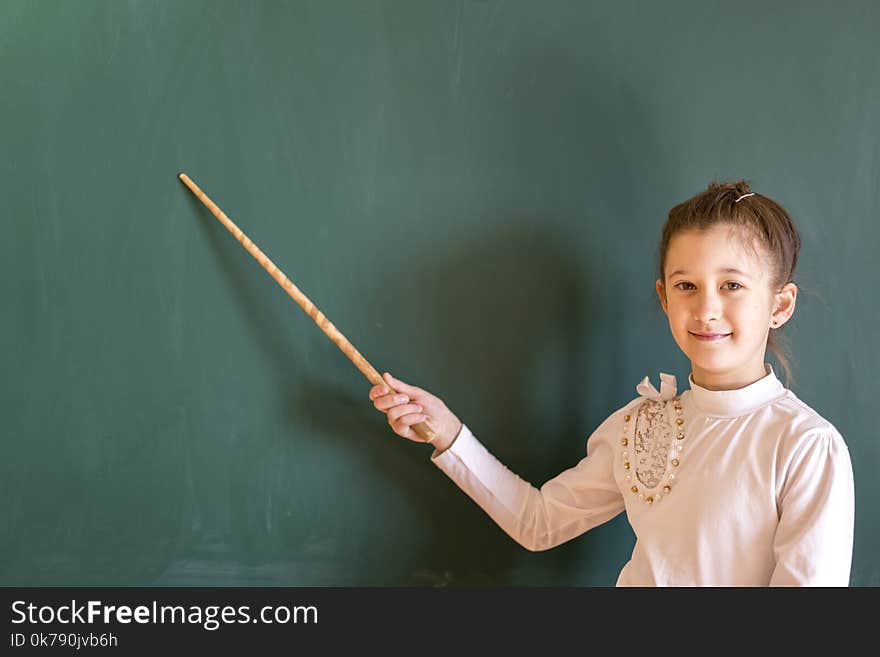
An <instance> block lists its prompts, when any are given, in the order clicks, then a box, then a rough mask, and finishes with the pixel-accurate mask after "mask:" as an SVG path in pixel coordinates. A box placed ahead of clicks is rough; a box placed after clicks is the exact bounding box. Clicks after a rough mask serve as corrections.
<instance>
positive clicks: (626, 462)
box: [623, 461, 629, 470]
mask: <svg viewBox="0 0 880 657" xmlns="http://www.w3.org/2000/svg"><path fill="white" fill-rule="evenodd" d="M623 467H624V468H625V469H627V470H629V461H625V462H624V464H623Z"/></svg>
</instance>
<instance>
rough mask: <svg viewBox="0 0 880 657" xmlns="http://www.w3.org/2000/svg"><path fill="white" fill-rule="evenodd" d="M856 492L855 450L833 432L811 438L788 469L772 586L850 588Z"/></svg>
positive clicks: (802, 444) (781, 499)
mask: <svg viewBox="0 0 880 657" xmlns="http://www.w3.org/2000/svg"><path fill="white" fill-rule="evenodd" d="M854 499H855V495H854V485H853V473H852V463H851V461H850V456H849V451H848V450H847V448H846V444H845V443H844V441H843V438H842V437H841V436H840V434H839V433H837V432H836V431H833V430H826V431H822V432H821V433H818V434H813V435H809V436H805V437H804V438H803V439H802V440H801V441H800V444H799V445H797V447H796V448H795V450H794V451H793V453H792V456H791V458H790V459H789V461H788V463H787V467H786V468H785V479H784V481H783V484H782V488H781V490H780V496H779V525H778V527H777V530H776V536H775V538H774V541H773V551H774V554H775V557H776V567H775V569H774V571H773V576H772V578H771V580H770V585H771V586H848V585H849V574H850V568H851V565H852V548H853V526H854V516H855V502H854Z"/></svg>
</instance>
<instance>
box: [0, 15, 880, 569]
mask: <svg viewBox="0 0 880 657" xmlns="http://www.w3.org/2000/svg"><path fill="white" fill-rule="evenodd" d="M808 5H810V3H806V4H805V3H801V2H794V1H791V2H782V3H773V4H769V5H768V4H767V3H763V2H757V1H754V2H745V3H739V4H738V5H737V6H736V8H735V10H734V9H732V8H730V7H727V6H719V5H717V4H715V3H705V2H696V1H693V2H683V1H675V2H664V3H646V2H635V1H623V2H621V1H615V2H575V1H570V2H563V1H552V2H526V1H520V2H503V1H501V0H484V1H458V2H453V1H451V0H449V1H446V0H434V1H427V0H421V1H417V2H410V1H406V0H397V1H391V0H388V1H380V0H369V1H363V2H362V1H359V0H358V1H355V0H352V1H349V2H344V1H341V0H339V1H331V2H323V1H320V2H319V1H314V2H306V1H290V2H274V1H272V2H270V1H268V0H265V1H255V0H248V1H244V0H242V1H219V0H218V1H212V0H200V1H195V0H189V1H183V0H174V1H172V0H167V1H147V0H143V1H136V0H132V1H130V2H117V1H116V0H78V1H77V2H63V1H61V0H55V1H52V0H4V2H2V3H0V80H2V82H3V90H2V93H0V152H2V157H0V191H2V194H0V198H2V211H0V217H2V240H0V293H2V294H0V298H2V309H3V313H2V322H0V342H2V350H0V354H2V355H0V372H2V379H0V381H2V384H0V415H2V424H0V431H2V458H0V583H2V584H3V585H50V584H58V585H303V586H305V585H342V586H349V585H352V586H360V585H380V586H383V585H408V584H413V585H448V586H457V585H491V586H495V585H517V586H518V585H579V586H580V585H596V586H607V585H613V584H614V582H615V580H616V577H617V574H618V571H619V569H620V568H621V567H622V565H623V564H624V563H625V562H626V561H627V559H628V558H629V555H630V551H631V549H632V546H633V543H634V537H633V535H632V532H631V530H630V528H629V525H628V524H627V523H626V519H625V517H623V516H618V517H617V518H615V519H613V520H612V521H610V522H609V523H607V524H605V525H603V526H601V527H599V528H596V529H595V530H593V531H591V532H589V533H587V534H585V535H583V536H581V537H579V538H577V539H575V540H573V541H571V542H569V543H567V544H565V545H562V546H560V547H558V548H556V549H554V550H550V551H548V552H543V553H529V552H527V551H525V550H524V549H523V548H521V547H519V546H518V545H517V544H515V543H514V542H513V541H511V539H510V538H508V537H507V535H506V534H504V533H503V532H502V531H501V530H500V529H499V528H498V527H497V526H495V525H494V524H493V523H492V522H491V520H489V518H488V517H487V516H486V515H485V514H484V513H483V512H482V511H481V510H480V509H479V508H478V507H477V506H476V505H475V504H474V503H473V502H472V501H471V500H470V499H469V498H467V497H466V496H465V495H464V494H463V493H462V492H461V491H460V490H459V489H458V488H456V487H455V486H454V485H453V484H452V483H451V482H450V481H449V480H448V479H447V478H446V477H445V476H444V475H443V474H442V473H441V472H440V471H439V470H438V469H437V468H436V467H435V466H434V465H432V464H431V463H430V460H429V454H430V449H428V448H426V447H424V446H422V445H416V444H413V443H411V442H408V441H405V440H402V439H400V438H398V437H397V436H395V435H394V434H393V433H392V432H391V430H390V428H389V427H388V426H387V424H386V422H385V418H384V416H382V415H381V414H379V413H378V412H376V411H375V409H373V407H372V406H371V405H370V403H369V400H368V399H367V392H368V390H369V387H370V384H369V383H368V382H367V381H366V380H365V379H364V377H363V376H362V375H361V374H360V373H359V372H358V371H357V370H356V369H355V367H354V366H353V365H352V364H351V362H349V361H348V360H347V359H346V358H345V357H344V356H343V354H342V353H341V352H340V351H339V350H338V349H337V348H336V346H335V345H333V344H332V343H331V342H330V341H329V340H328V339H327V338H326V337H325V336H324V334H323V333H321V331H320V330H319V329H318V328H317V327H316V326H315V324H314V323H313V322H312V321H311V320H310V319H309V318H308V317H307V316H306V314H305V313H304V312H303V311H302V310H301V309H300V308H299V307H298V306H296V305H295V304H294V303H293V302H292V301H291V300H290V298H289V297H288V296H287V295H286V294H285V293H284V291H283V290H281V288H280V287H279V286H278V285H277V284H276V283H275V282H274V281H273V280H272V279H271V278H270V277H269V276H268V275H267V274H266V273H265V272H264V271H263V270H262V269H261V268H260V267H259V266H258V265H257V264H256V263H255V262H254V260H253V259H252V258H251V257H250V256H249V255H248V254H247V253H246V252H245V251H244V249H242V248H241V246H240V245H239V244H238V243H237V242H236V241H235V240H234V239H233V238H232V237H231V236H230V235H229V234H228V233H227V232H226V231H225V230H224V229H223V227H222V226H221V225H220V224H219V223H218V222H217V221H216V220H215V219H214V217H213V216H212V215H211V214H210V213H209V212H208V211H207V210H206V209H205V207H204V206H202V204H201V203H199V201H198V200H197V199H196V198H195V197H194V196H193V195H192V194H191V193H190V192H189V191H188V190H187V189H186V188H185V187H184V186H183V185H182V184H181V183H180V182H179V180H178V179H177V173H178V172H179V171H184V172H186V173H187V174H188V175H190V176H191V177H192V178H193V180H195V181H196V182H197V183H198V184H199V185H200V186H201V187H202V188H203V189H204V190H205V192H206V193H208V194H209V195H210V196H211V198H212V199H213V200H214V201H216V202H217V203H218V204H219V205H220V207H222V208H223V210H224V211H225V212H226V213H227V214H228V215H229V216H230V217H231V218H232V219H233V220H234V221H236V223H237V224H238V225H239V226H240V227H241V228H242V230H244V231H245V232H246V233H247V234H248V236H249V237H250V238H251V239H252V240H254V242H256V243H257V244H258V245H259V246H260V248H262V249H263V251H265V252H266V254H267V255H268V256H269V257H270V258H272V259H273V261H274V262H275V263H276V264H277V265H278V266H279V267H280V268H281V269H282V270H283V271H284V272H285V273H286V274H287V275H288V276H289V277H290V278H291V280H293V281H294V282H295V283H296V284H297V285H298V286H299V287H300V289H301V290H302V291H303V292H304V293H305V294H306V295H308V296H309V298H310V299H311V300H312V301H313V302H314V303H315V304H316V305H317V306H318V307H319V308H320V309H321V310H322V311H323V312H324V313H325V314H326V315H327V317H328V318H329V319H330V320H331V321H332V322H333V323H334V324H335V325H336V326H337V327H338V328H339V329H340V330H341V331H342V332H343V333H344V334H345V336H346V337H347V338H348V339H349V340H350V341H351V342H352V343H353V344H354V345H355V346H356V347H357V348H358V349H359V350H360V351H361V353H363V354H364V356H365V357H366V358H367V359H368V360H369V361H370V362H371V363H372V364H373V365H374V366H375V367H376V368H377V369H379V370H380V371H390V372H392V373H394V374H395V375H397V376H398V377H400V378H402V379H404V380H406V381H409V382H411V383H414V384H416V385H420V386H422V387H425V388H427V389H428V390H431V391H432V392H434V393H435V394H437V395H438V396H440V397H442V398H443V399H444V401H446V403H447V404H448V405H449V406H450V407H451V408H453V409H454V410H455V412H456V413H457V414H458V416H459V417H460V418H462V419H463V420H464V421H465V422H466V423H467V424H468V425H469V426H470V427H471V428H472V429H473V431H474V432H475V433H476V435H477V436H478V437H479V438H480V439H481V440H482V441H483V442H484V444H486V445H487V447H489V449H490V450H492V451H493V452H494V453H495V454H496V455H497V456H498V457H499V458H500V459H501V460H502V461H504V462H505V463H506V464H507V465H508V466H509V467H510V468H511V469H513V470H514V471H516V472H517V473H519V474H520V475H521V476H523V477H524V478H526V479H528V480H530V481H531V482H533V483H535V484H536V485H540V484H541V483H542V482H543V481H544V480H546V479H548V478H550V477H551V476H553V475H555V474H556V473H557V472H559V471H560V470H562V469H563V468H565V467H568V466H570V465H572V464H574V463H576V462H577V460H578V459H579V458H581V456H582V455H583V453H584V448H585V443H586V439H587V437H588V436H589V435H590V433H591V432H592V430H593V429H594V428H595V427H596V426H598V424H599V423H600V422H601V421H602V420H603V419H604V418H605V417H606V416H607V415H608V414H609V413H610V412H612V411H613V410H614V409H616V408H618V407H620V406H622V405H623V404H624V403H626V402H627V401H629V400H630V399H632V398H633V397H634V396H635V394H636V393H635V385H636V384H637V383H638V382H639V381H640V380H641V379H642V377H644V376H645V375H650V376H651V377H652V380H653V381H654V382H655V383H656V382H657V381H658V374H659V372H661V371H664V372H669V373H672V374H675V375H676V376H678V378H679V382H685V384H686V377H687V374H688V371H689V364H688V362H687V361H686V360H685V359H684V356H682V355H681V354H680V353H679V351H678V349H677V347H676V346H675V343H674V342H673V340H672V338H671V336H670V335H669V331H668V328H667V326H666V324H665V321H664V317H663V315H662V313H661V311H660V309H659V306H658V305H657V302H656V298H655V295H654V291H653V281H654V270H655V257H654V251H655V246H656V242H657V238H658V237H659V230H660V227H661V225H662V222H663V220H664V219H665V214H666V211H667V210H668V209H669V208H670V207H671V206H672V205H674V204H675V203H677V202H679V201H681V200H683V199H684V198H687V197H689V196H690V195H692V194H694V193H696V192H698V191H700V190H702V189H704V188H705V186H706V185H707V184H708V182H709V181H710V180H712V179H730V178H746V179H747V180H749V181H750V183H751V184H752V187H753V188H754V189H756V190H757V191H762V192H765V193H767V194H768V195H769V196H772V197H773V198H775V199H777V200H779V201H780V202H781V203H783V204H784V205H785V206H786V207H787V208H788V209H789V210H790V211H791V213H792V214H793V216H794V217H795V218H796V220H797V221H798V223H799V225H800V227H801V230H802V233H803V237H804V248H803V251H802V255H801V264H800V268H799V274H798V279H797V280H798V281H799V282H800V283H801V285H802V290H801V295H800V297H799V300H798V301H799V303H798V312H797V314H796V316H795V319H794V321H792V322H791V323H790V324H789V326H788V327H786V332H787V334H788V336H789V340H790V343H791V346H792V352H793V354H794V361H795V367H794V371H795V374H796V376H797V381H796V383H795V385H794V389H795V392H796V393H797V394H798V395H799V396H800V397H801V398H802V399H804V400H805V401H806V402H807V403H809V404H810V405H812V406H813V407H814V408H816V409H817V410H818V411H819V412H820V413H821V414H823V415H824V416H825V417H826V418H828V419H829V420H830V421H831V422H833V423H834V424H835V425H836V426H837V427H838V428H839V429H840V431H841V433H842V434H843V436H844V437H845V439H846V440H847V443H848V445H849V448H850V451H851V454H852V459H853V466H854V470H855V477H856V495H857V499H856V510H857V518H856V544H855V554H854V562H853V570H852V580H851V581H852V583H853V584H854V585H878V584H880V566H878V563H877V560H876V559H875V558H874V556H875V555H876V554H877V553H878V551H880V521H878V517H880V516H878V513H877V500H878V499H880V488H878V485H880V484H878V479H877V478H876V477H875V476H874V470H875V469H876V465H877V463H878V458H880V447H878V442H877V440H876V431H875V430H874V429H873V420H872V414H871V408H872V404H873V402H874V400H875V399H876V396H877V394H876V393H877V390H876V385H875V381H876V376H875V373H876V371H877V370H878V366H880V363H878V353H877V350H876V348H875V344H876V339H877V326H880V317H878V305H877V302H876V291H875V289H874V285H873V280H874V278H875V277H874V272H875V269H876V249H877V247H878V245H880V224H878V222H877V215H878V209H880V188H878V186H877V184H876V180H877V175H878V173H880V171H878V166H880V150H878V143H880V139H878V137H880V134H878V126H877V122H876V117H877V116H880V73H878V71H880V69H878V67H877V66H876V62H877V60H878V57H880V45H878V41H877V38H876V35H877V33H878V32H880V10H878V7H877V5H876V3H873V2H870V1H865V2H850V3H845V4H842V5H841V4H831V3H826V4H824V5H822V6H815V7H813V6H808ZM771 362H772V361H771Z"/></svg>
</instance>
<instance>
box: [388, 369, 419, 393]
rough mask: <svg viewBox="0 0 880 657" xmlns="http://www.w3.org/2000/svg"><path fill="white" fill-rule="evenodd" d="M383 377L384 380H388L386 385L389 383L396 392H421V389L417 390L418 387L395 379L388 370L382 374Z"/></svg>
mask: <svg viewBox="0 0 880 657" xmlns="http://www.w3.org/2000/svg"><path fill="white" fill-rule="evenodd" d="M383 378H384V379H385V381H387V382H388V385H390V386H391V387H392V388H393V389H394V390H396V391H397V392H405V393H406V394H408V395H413V394H415V393H417V392H421V390H419V388H416V387H415V386H411V385H409V384H408V383H404V382H403V381H401V380H400V379H395V378H394V377H393V376H391V375H390V374H389V373H388V372H385V374H384V375H383Z"/></svg>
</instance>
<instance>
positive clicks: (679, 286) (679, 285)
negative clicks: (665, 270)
mask: <svg viewBox="0 0 880 657" xmlns="http://www.w3.org/2000/svg"><path fill="white" fill-rule="evenodd" d="M682 285H689V286H690V287H687V288H683V287H681V286H682ZM675 287H677V288H678V289H679V290H690V289H692V288H693V287H694V286H693V284H692V283H688V282H687V281H682V282H681V283H676V284H675Z"/></svg>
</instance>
